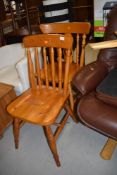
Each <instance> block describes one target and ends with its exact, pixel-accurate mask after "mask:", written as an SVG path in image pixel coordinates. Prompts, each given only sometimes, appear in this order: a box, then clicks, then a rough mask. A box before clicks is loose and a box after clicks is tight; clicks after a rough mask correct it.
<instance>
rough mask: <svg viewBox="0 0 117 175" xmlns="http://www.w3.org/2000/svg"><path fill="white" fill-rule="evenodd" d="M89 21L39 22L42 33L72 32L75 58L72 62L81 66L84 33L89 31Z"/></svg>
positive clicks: (84, 42) (84, 41)
mask: <svg viewBox="0 0 117 175" xmlns="http://www.w3.org/2000/svg"><path fill="white" fill-rule="evenodd" d="M90 27H91V25H90V23H88V22H68V23H49V24H40V29H41V31H42V32H43V33H51V34H52V33H53V34H55V33H56V34H57V33H61V34H73V38H74V44H73V45H74V48H75V49H73V50H75V52H74V53H75V59H74V58H73V60H74V62H76V63H77V64H79V65H80V67H82V66H83V65H84V51H85V50H84V49H85V45H86V35H87V34H89V32H90Z"/></svg>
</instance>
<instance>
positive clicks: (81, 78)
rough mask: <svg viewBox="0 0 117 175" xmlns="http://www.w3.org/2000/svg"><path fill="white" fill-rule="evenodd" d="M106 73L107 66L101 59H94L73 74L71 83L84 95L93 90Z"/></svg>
mask: <svg viewBox="0 0 117 175" xmlns="http://www.w3.org/2000/svg"><path fill="white" fill-rule="evenodd" d="M107 73H108V67H107V65H106V64H105V63H103V62H101V61H96V62H93V63H91V64H88V65H86V66H85V67H83V68H82V69H81V70H80V71H79V72H77V73H76V74H75V76H74V77H73V80H72V85H73V86H74V87H75V88H76V89H77V90H78V91H79V92H80V93H81V94H82V95H86V94H88V93H90V92H91V91H93V90H95V88H96V87H97V86H98V84H99V83H100V82H101V81H102V80H103V79H104V77H105V76H106V75H107Z"/></svg>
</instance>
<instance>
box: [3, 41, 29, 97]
mask: <svg viewBox="0 0 117 175" xmlns="http://www.w3.org/2000/svg"><path fill="white" fill-rule="evenodd" d="M26 63H27V60H26V56H25V49H24V48H23V46H22V44H21V43H17V44H11V45H6V46H3V47H0V82H3V83H7V84H11V85H13V86H14V89H15V92H16V94H17V95H20V94H21V93H22V92H23V91H25V90H26V89H27V88H28V87H29V82H28V73H27V64H26Z"/></svg>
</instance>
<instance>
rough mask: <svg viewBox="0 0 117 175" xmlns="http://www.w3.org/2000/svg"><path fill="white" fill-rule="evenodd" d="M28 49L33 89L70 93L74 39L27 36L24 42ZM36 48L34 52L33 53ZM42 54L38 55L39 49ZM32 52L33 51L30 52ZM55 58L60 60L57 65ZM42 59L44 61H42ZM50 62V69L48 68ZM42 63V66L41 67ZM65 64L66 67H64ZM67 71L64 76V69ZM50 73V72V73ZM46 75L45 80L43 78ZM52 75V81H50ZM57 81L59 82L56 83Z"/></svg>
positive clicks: (59, 35) (64, 36)
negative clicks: (48, 89) (49, 89)
mask: <svg viewBox="0 0 117 175" xmlns="http://www.w3.org/2000/svg"><path fill="white" fill-rule="evenodd" d="M23 43H24V47H25V48H27V57H28V69H29V81H30V85H31V88H33V89H35V88H36V87H37V86H38V88H39V89H40V88H43V87H46V88H51V89H52V88H53V89H55V88H57V90H60V91H63V92H64V94H65V93H68V79H69V65H70V56H71V48H72V43H73V38H72V36H71V35H61V34H57V35H47V34H39V35H32V36H27V37H25V38H24V40H23ZM32 48H34V52H32V50H31V49H32ZM39 48H42V50H41V51H42V52H39V53H38V49H39ZM29 50H31V51H29ZM64 50H65V52H66V53H65V54H64V56H65V59H64V60H65V61H64V62H63V61H62V59H63V54H62V53H63V51H64ZM55 57H56V58H57V60H58V64H56V61H55ZM41 59H42V61H40V60H41ZM48 62H49V66H50V69H51V70H50V69H49V68H48ZM41 63H42V65H41ZM62 64H64V66H63V65H62ZM63 68H64V69H65V71H64V75H63V72H62V69H63ZM49 71H50V72H49ZM43 73H44V78H43V76H42V75H43ZM49 74H51V80H50V79H49V78H50V76H49ZM56 76H57V77H56ZM56 80H58V81H57V82H56Z"/></svg>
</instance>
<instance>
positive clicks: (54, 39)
mask: <svg viewBox="0 0 117 175" xmlns="http://www.w3.org/2000/svg"><path fill="white" fill-rule="evenodd" d="M23 43H24V47H25V48H26V50H27V59H28V70H29V81H30V88H29V89H28V90H27V91H25V92H24V93H23V94H22V95H21V96H19V97H18V98H17V99H16V100H15V101H13V102H12V103H11V104H10V105H9V106H8V108H7V110H8V112H9V113H10V114H11V116H12V117H13V118H14V123H13V127H14V140H15V147H16V148H18V145H19V143H18V142H19V129H20V125H21V124H22V122H29V123H32V124H37V125H41V126H42V127H43V129H44V132H45V135H46V138H47V141H48V144H49V147H50V150H51V152H52V154H53V156H54V159H55V162H56V164H57V166H60V161H59V156H58V153H57V148H56V140H57V138H58V136H59V134H60V132H61V131H62V129H63V127H64V125H65V123H66V121H67V119H68V117H69V115H70V116H71V117H72V118H73V120H74V121H75V122H77V121H76V119H75V117H74V116H73V114H72V110H71V109H70V107H69V105H68V102H67V101H68V98H69V91H68V74H69V66H70V50H71V47H72V37H71V36H67V35H66V36H63V35H47V34H40V35H32V36H27V37H25V38H24V40H23ZM38 47H42V56H39V54H38ZM32 48H34V50H35V52H34V53H35V55H32V53H31V52H30V50H31V49H32ZM47 48H48V49H49V55H50V60H51V63H50V64H51V73H52V83H49V78H48V67H47V59H46V58H47V55H46V54H47ZM55 49H57V54H58V68H57V70H56V71H58V82H57V83H56V81H55V61H54V51H55ZM62 49H66V55H65V60H66V62H65V71H64V75H63V74H62V64H63V62H62ZM38 56H39V57H38ZM41 59H42V61H41ZM41 63H42V65H41ZM40 65H41V66H42V69H44V72H45V80H43V79H41V75H40V74H41V66H40ZM62 80H63V81H62ZM62 109H65V111H66V114H65V115H64V117H63V119H62V120H61V121H60V123H57V122H56V120H57V118H58V115H59V114H60V112H61V111H62ZM51 125H55V126H57V128H56V131H55V133H53V132H52V129H51Z"/></svg>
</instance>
